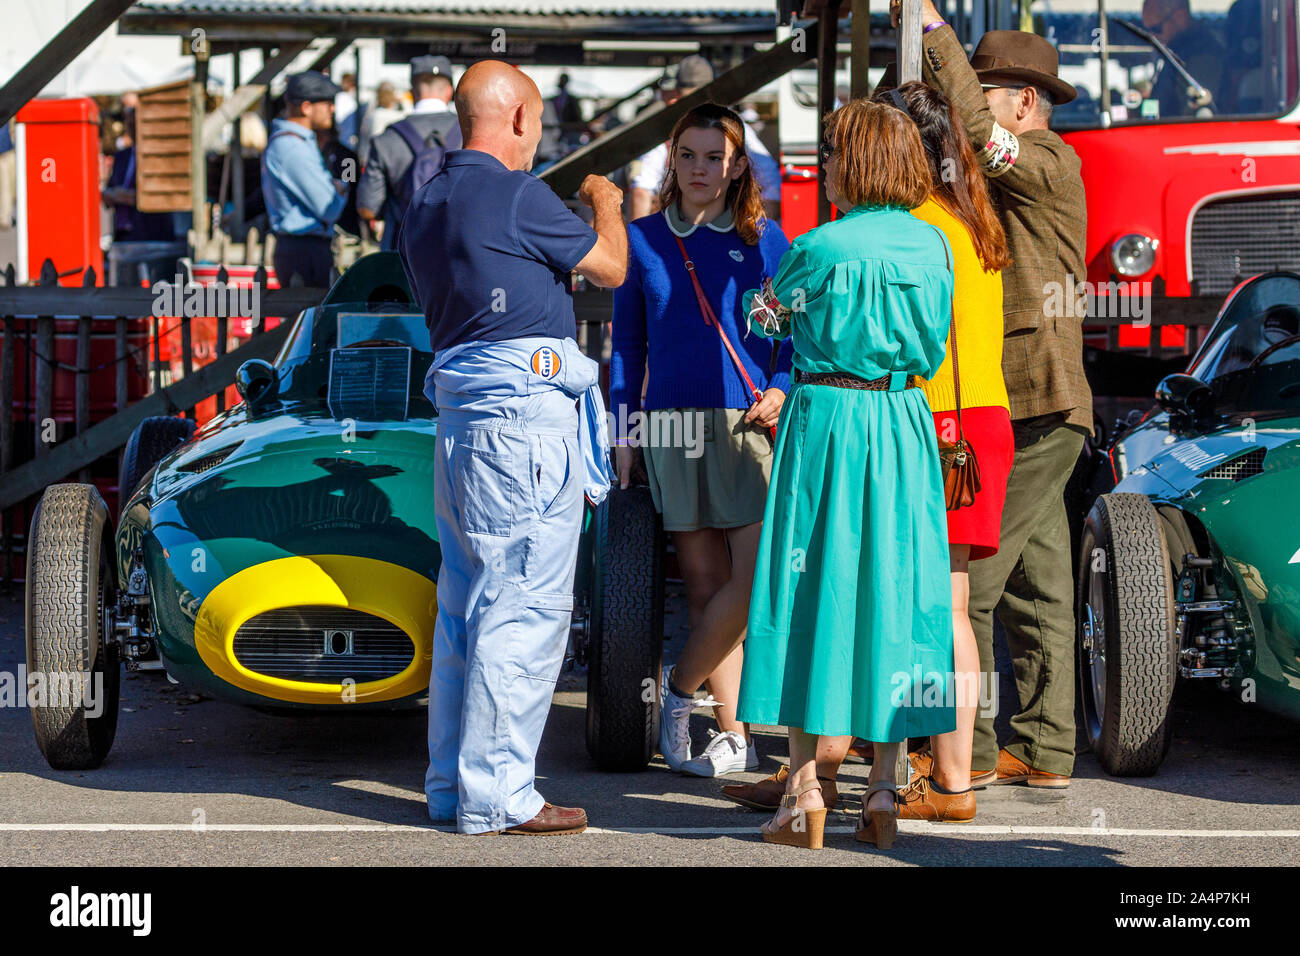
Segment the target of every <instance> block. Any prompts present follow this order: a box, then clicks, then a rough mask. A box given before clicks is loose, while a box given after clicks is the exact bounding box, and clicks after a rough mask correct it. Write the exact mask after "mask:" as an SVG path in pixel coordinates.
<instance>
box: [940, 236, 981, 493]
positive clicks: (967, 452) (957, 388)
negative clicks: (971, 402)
mask: <svg viewBox="0 0 1300 956" xmlns="http://www.w3.org/2000/svg"><path fill="white" fill-rule="evenodd" d="M936 231H937V230H936ZM943 254H944V259H945V261H947V257H948V244H947V243H944V248H943ZM948 265H949V268H951V267H952V264H951V262H948ZM956 287H957V276H956V273H955V272H954V273H953V289H954V290H955V289H956ZM948 338H949V339H950V340H951V341H952V387H953V392H954V394H955V396H956V399H957V441H956V443H953V442H950V441H946V440H944V438H943V437H942V436H936V437H938V441H939V465H940V468H941V470H942V474H943V497H944V504H945V505H946V506H947V508H948V510H949V511H956V510H957V509H958V508H964V507H966V506H967V505H970V504H974V502H975V495H976V494H978V493H979V490H980V463H979V459H978V458H976V457H975V449H974V447H973V446H972V445H971V443H970V442H968V441H967V440H966V438H965V436H964V435H963V433H962V427H961V371H960V369H959V368H958V366H957V299H956V294H955V292H954V295H953V303H952V329H951V332H950V333H949V335H948Z"/></svg>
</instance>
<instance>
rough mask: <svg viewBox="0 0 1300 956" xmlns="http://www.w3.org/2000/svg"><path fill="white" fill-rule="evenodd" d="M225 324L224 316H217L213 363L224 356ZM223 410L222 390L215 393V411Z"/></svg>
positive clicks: (224, 396)
mask: <svg viewBox="0 0 1300 956" xmlns="http://www.w3.org/2000/svg"><path fill="white" fill-rule="evenodd" d="M219 311H221V312H224V311H225V310H224V309H222V310H219ZM227 323H228V320H227V318H226V316H225V315H218V316H217V341H216V349H217V351H216V354H215V355H214V356H213V361H214V362H215V361H216V360H217V359H219V358H221V356H223V355H225V354H226V336H227V334H228V325H227ZM225 410H226V390H225V389H224V388H223V389H222V390H221V391H219V392H217V411H218V412H224V411H225Z"/></svg>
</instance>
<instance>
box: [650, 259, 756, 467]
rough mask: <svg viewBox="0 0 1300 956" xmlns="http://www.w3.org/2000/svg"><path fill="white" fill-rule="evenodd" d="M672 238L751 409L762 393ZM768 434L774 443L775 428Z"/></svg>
mask: <svg viewBox="0 0 1300 956" xmlns="http://www.w3.org/2000/svg"><path fill="white" fill-rule="evenodd" d="M673 238H674V239H676V240H677V248H678V249H680V250H681V251H682V261H683V262H685V263H686V273H687V275H689V276H690V277H691V284H692V285H694V286H695V300H696V301H697V302H698V303H699V304H700V314H701V315H702V316H704V324H705V325H711V326H713V327H714V328H715V329H717V330H718V335H720V336H722V344H723V345H725V346H726V347H727V351H728V352H729V353H730V354H731V361H732V363H733V364H734V365H735V366H736V371H738V372H740V377H741V379H742V380H743V381H744V383H745V387H746V388H748V389H749V395H750V407H751V408H752V407H753V406H754V404H756V403H757V402H758V401H759V400H760V399H761V398H762V397H763V393H762V392H761V391H760V390H759V389H758V388H757V387H756V386H755V385H754V380H753V379H751V378H750V377H749V373H748V372H747V371H745V363H744V362H742V361H741V360H740V356H739V355H737V354H736V350H735V348H733V347H732V345H731V339H729V338H727V333H726V332H725V331H724V330H723V328H722V323H721V322H719V321H718V317H717V315H716V314H715V313H714V311H713V306H711V305H709V300H708V298H707V297H705V295H704V289H703V287H701V285H700V279H699V276H697V275H696V274H695V263H694V262H692V261H691V257H690V255H689V254H688V253H687V252H686V243H684V242H682V237H681V236H674V237H673ZM768 432H769V433H770V434H771V436H772V441H774V442H775V441H776V426H775V425H772V426H771V427H770V428H769V429H768Z"/></svg>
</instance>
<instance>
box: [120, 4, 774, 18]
mask: <svg viewBox="0 0 1300 956" xmlns="http://www.w3.org/2000/svg"><path fill="white" fill-rule="evenodd" d="M132 11H133V12H143V11H154V12H160V13H163V12H165V13H242V14H248V13H277V14H280V13H296V14H301V15H304V16H310V15H312V14H325V15H331V16H333V15H337V14H340V13H381V14H382V13H394V14H401V13H411V14H421V15H424V16H437V15H438V14H440V13H441V14H455V15H474V14H489V15H490V14H503V13H504V14H514V15H517V16H593V17H618V16H625V17H696V18H700V17H703V18H725V17H772V16H775V14H776V0H766V2H764V0H706V2H705V3H704V4H701V3H700V2H699V0H654V2H647V0H585V2H584V0H140V2H138V3H136V4H135V6H134V7H133V8H132ZM128 15H129V14H128Z"/></svg>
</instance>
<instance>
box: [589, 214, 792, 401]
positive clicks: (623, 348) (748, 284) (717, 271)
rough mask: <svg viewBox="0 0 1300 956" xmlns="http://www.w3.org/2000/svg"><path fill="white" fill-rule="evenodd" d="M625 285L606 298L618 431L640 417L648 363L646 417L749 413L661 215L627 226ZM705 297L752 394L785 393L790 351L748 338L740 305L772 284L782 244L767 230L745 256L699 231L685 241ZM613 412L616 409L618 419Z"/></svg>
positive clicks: (719, 235)
mask: <svg viewBox="0 0 1300 956" xmlns="http://www.w3.org/2000/svg"><path fill="white" fill-rule="evenodd" d="M627 238H628V269H627V280H626V281H625V282H624V283H623V284H622V285H621V286H619V287H618V288H617V289H616V290H614V320H613V356H612V359H611V361H610V367H609V392H610V411H611V412H612V413H613V414H614V415H615V416H616V419H617V420H619V421H625V420H626V419H625V418H624V417H622V416H624V415H631V414H632V413H633V412H635V411H638V410H640V409H641V407H642V406H641V380H642V375H643V373H644V371H645V364H646V357H647V355H648V356H649V359H650V385H649V387H648V389H647V390H646V397H645V408H646V409H652V408H748V407H749V405H750V397H749V394H748V390H747V389H746V388H745V383H744V381H743V380H742V379H741V377H740V373H739V371H737V369H736V366H735V363H734V362H733V361H732V359H731V356H730V355H729V354H728V353H727V348H726V346H725V345H723V344H722V338H721V337H720V336H719V335H718V332H717V329H715V328H713V327H712V326H711V325H706V324H705V321H704V317H703V316H702V315H701V314H700V306H699V302H698V301H697V300H696V298H695V290H694V287H693V286H692V284H691V279H690V274H689V273H688V272H687V271H686V265H685V263H684V262H682V254H681V251H680V250H679V249H678V248H677V243H676V241H675V237H674V234H673V232H672V230H671V229H669V227H668V222H667V220H666V219H665V217H664V214H663V213H661V212H660V213H654V214H653V215H650V216H645V217H643V218H641V219H637V220H635V221H634V222H632V223H630V224H629V225H628V229H627ZM682 242H683V243H684V244H685V245H686V251H687V252H688V253H689V254H690V256H691V261H692V262H694V263H695V270H696V275H697V276H699V279H700V284H701V285H702V286H703V287H704V294H705V296H706V297H707V298H708V300H709V304H710V305H711V306H712V307H713V311H714V312H715V313H716V314H717V316H718V321H719V322H721V324H722V327H723V329H725V330H726V333H727V337H728V338H729V339H730V340H731V344H732V346H733V347H734V348H735V349H736V354H737V355H739V356H740V359H741V361H742V362H744V364H745V370H746V371H747V372H748V373H749V377H750V378H751V379H752V380H753V382H754V385H755V386H757V387H758V388H759V389H760V390H766V389H768V388H779V389H781V390H782V391H785V392H788V391H789V390H790V363H791V359H792V355H793V345H792V342H791V340H790V339H789V338H786V339H784V340H783V341H781V342H779V343H774V342H773V341H772V340H771V339H765V338H763V337H762V336H758V335H754V334H753V333H750V334H748V336H746V334H745V333H746V332H747V331H748V327H747V324H746V322H745V317H744V316H743V315H741V314H740V298H741V296H742V295H743V294H744V293H745V292H746V291H747V290H749V289H754V288H757V287H758V286H760V285H762V282H763V279H764V278H766V277H768V276H774V275H776V271H777V266H778V264H779V263H780V261H781V256H782V255H783V254H784V253H785V251H786V249H788V248H790V240H788V239H787V238H786V237H785V233H783V232H782V231H781V227H780V226H779V225H777V224H776V223H775V222H770V221H769V222H767V223H766V224H765V227H764V230H763V234H762V236H761V237H760V238H759V241H758V245H756V246H747V245H745V243H744V241H743V240H742V239H741V238H740V236H739V235H737V233H736V230H735V229H734V228H732V229H728V230H727V231H725V232H723V231H719V230H718V229H714V228H710V227H709V226H708V225H705V224H701V225H699V226H697V227H696V228H695V230H694V231H693V232H691V234H690V235H688V236H685V237H683V239H682ZM620 406H623V407H624V410H623V413H622V415H620Z"/></svg>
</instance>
